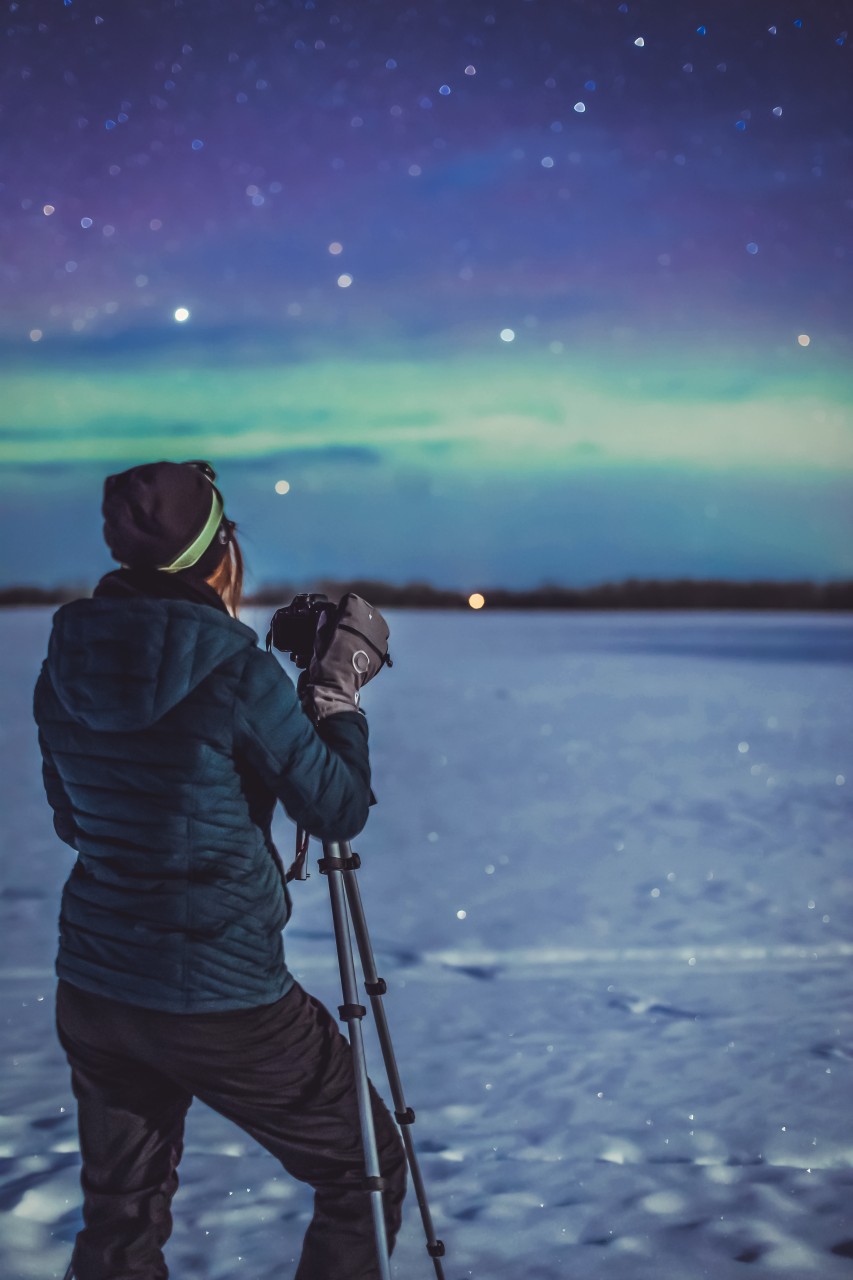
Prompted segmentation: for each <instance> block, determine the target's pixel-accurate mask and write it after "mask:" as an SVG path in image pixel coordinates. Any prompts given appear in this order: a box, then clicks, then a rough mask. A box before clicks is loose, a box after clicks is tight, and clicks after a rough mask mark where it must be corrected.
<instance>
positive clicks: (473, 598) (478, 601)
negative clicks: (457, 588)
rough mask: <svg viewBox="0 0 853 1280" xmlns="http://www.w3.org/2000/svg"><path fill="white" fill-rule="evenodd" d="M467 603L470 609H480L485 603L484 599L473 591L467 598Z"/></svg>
mask: <svg viewBox="0 0 853 1280" xmlns="http://www.w3.org/2000/svg"><path fill="white" fill-rule="evenodd" d="M468 603H469V605H470V606H471V608H472V609H482V607H483V605H484V604H485V603H486V597H485V596H481V595H480V593H479V591H474V592H472V594H471V595H470V596H469V597H468Z"/></svg>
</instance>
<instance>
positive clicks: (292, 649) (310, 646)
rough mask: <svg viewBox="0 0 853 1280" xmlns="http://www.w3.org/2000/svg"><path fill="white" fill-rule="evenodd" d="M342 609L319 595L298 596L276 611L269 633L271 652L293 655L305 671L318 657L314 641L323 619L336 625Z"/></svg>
mask: <svg viewBox="0 0 853 1280" xmlns="http://www.w3.org/2000/svg"><path fill="white" fill-rule="evenodd" d="M337 612H338V606H337V605H336V604H334V603H333V602H332V601H331V600H330V599H329V598H328V596H324V595H322V594H321V593H319V592H314V593H308V592H306V593H304V594H303V595H299V596H294V597H293V599H292V600H291V602H290V604H286V605H284V606H283V607H282V608H281V609H276V611H275V613H274V614H273V616H272V618H271V620H270V629H269V631H268V632H267V650H269V649H271V648H272V649H278V651H279V653H288V654H290V660H291V662H294V663H295V664H296V666H297V667H300V668H301V669H302V670H304V669H305V668H306V667H307V666H308V664H309V663H310V661H311V659H312V657H313V656H314V642H315V639H316V636H317V628H318V626H319V625H320V619H321V618H323V616H324V615H325V618H326V620H327V621H328V622H330V623H331V624H332V625H334V621H335V617H336V615H337Z"/></svg>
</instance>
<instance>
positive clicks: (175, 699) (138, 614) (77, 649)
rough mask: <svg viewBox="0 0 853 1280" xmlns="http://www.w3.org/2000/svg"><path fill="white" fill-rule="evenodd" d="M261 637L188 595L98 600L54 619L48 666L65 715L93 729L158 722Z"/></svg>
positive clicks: (132, 727)
mask: <svg viewBox="0 0 853 1280" xmlns="http://www.w3.org/2000/svg"><path fill="white" fill-rule="evenodd" d="M257 642H258V637H257V636H256V634H255V632H254V631H253V630H252V629H251V627H247V626H244V624H243V623H242V622H238V621H237V620H236V619H235V618H232V617H231V616H230V615H229V614H226V613H220V612H219V611H218V610H216V609H213V608H210V607H209V606H208V605H204V604H195V603H192V602H190V601H187V600H171V599H167V600H159V599H150V598H145V597H139V598H133V597H130V598H121V597H115V598H114V597H110V596H104V597H96V598H93V599H91V600H74V601H72V603H71V604H66V605H63V607H62V608H61V609H59V610H58V611H57V613H56V614H55V615H54V619H53V631H52V633H51V637H50V644H49V646H48V653H47V670H48V674H49V675H50V680H51V683H52V685H53V688H54V689H55V691H56V694H57V697H58V698H59V700H60V702H61V703H62V705H63V706H64V707H65V709H66V710H67V711H68V714H69V715H70V716H71V717H72V718H73V719H74V720H76V721H78V722H79V723H80V724H84V725H86V726H87V727H88V728H90V729H100V730H104V731H112V732H115V731H118V732H124V731H134V730H137V729H145V728H147V727H148V726H149V725H152V724H155V723H156V722H157V721H158V720H160V719H161V718H162V717H163V716H164V715H165V714H166V713H167V712H168V711H171V710H172V708H173V707H175V706H176V705H177V704H178V703H179V702H181V701H183V699H184V698H186V697H187V695H188V694H190V693H192V691H193V689H195V688H196V687H197V686H198V685H199V684H200V683H201V681H202V680H204V679H205V678H206V677H207V676H209V675H210V673H211V672H212V671H215V670H216V668H217V667H219V666H221V665H222V664H223V663H224V662H227V661H228V660H229V659H230V658H233V657H235V656H236V655H237V654H238V653H240V652H241V651H242V650H245V649H249V648H254V647H255V646H256V645H257Z"/></svg>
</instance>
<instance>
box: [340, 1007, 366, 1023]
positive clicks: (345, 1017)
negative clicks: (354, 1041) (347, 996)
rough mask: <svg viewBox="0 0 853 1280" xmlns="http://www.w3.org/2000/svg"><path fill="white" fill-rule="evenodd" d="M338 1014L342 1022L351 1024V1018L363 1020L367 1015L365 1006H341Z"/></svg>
mask: <svg viewBox="0 0 853 1280" xmlns="http://www.w3.org/2000/svg"><path fill="white" fill-rule="evenodd" d="M338 1013H339V1014H340V1016H341V1022H349V1020H350V1019H351V1018H363V1017H364V1016H365V1014H366V1013H367V1010H366V1009H365V1007H364V1005H363V1004H339V1005H338Z"/></svg>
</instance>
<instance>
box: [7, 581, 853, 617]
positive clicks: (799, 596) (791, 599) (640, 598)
mask: <svg viewBox="0 0 853 1280" xmlns="http://www.w3.org/2000/svg"><path fill="white" fill-rule="evenodd" d="M308 590H310V591H322V592H323V593H324V594H325V595H327V596H329V598H330V599H332V600H338V599H340V597H341V596H342V595H344V594H345V593H346V592H347V591H354V592H356V594H357V595H360V596H364V598H365V599H366V600H370V601H371V603H372V604H375V605H378V606H379V607H380V608H396V609H411V608H417V609H467V608H469V607H470V606H469V603H468V600H469V596H468V593H467V592H465V591H450V590H446V589H443V588H441V587H433V586H431V585H430V584H429V583H427V582H409V583H406V584H405V585H404V586H395V585H393V584H392V583H389V582H380V581H376V580H374V579H368V578H358V579H353V580H352V581H319V582H316V583H314V584H313V585H312V586H310V587H306V586H301V587H299V586H292V585H287V584H284V583H279V584H275V585H267V586H263V587H260V588H259V589H258V590H256V591H253V592H251V593H249V594H248V595H247V596H246V601H245V602H246V604H247V605H264V606H267V607H271V608H276V607H277V606H279V605H282V604H287V603H288V602H289V601H290V600H291V599H292V598H293V596H294V595H296V594H297V593H299V592H300V591H308ZM479 591H480V592H481V594H482V595H483V597H484V598H485V608H486V609H774V610H815V611H820V610H835V611H839V610H846V611H853V581H841V582H826V583H817V582H807V581H796V582H765V581H756V582H729V581H727V580H725V579H722V578H719V579H718V578H710V579H697V578H677V579H674V580H669V581H660V580H658V579H654V578H652V579H642V578H627V579H626V580H625V581H624V582H605V583H602V584H601V585H599V586H594V587H559V586H542V587H533V588H531V589H529V590H524V591H510V590H508V589H507V588H505V587H493V588H487V587H481V588H479ZM88 594H89V592H88V590H87V589H86V588H73V587H32V586H12V587H2V588H0V606H2V605H57V604H64V603H65V602H66V601H68V600H76V599H79V597H80V596H85V595H88Z"/></svg>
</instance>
